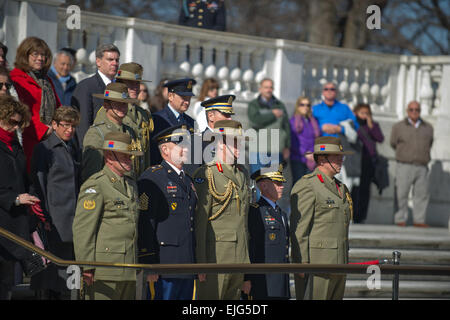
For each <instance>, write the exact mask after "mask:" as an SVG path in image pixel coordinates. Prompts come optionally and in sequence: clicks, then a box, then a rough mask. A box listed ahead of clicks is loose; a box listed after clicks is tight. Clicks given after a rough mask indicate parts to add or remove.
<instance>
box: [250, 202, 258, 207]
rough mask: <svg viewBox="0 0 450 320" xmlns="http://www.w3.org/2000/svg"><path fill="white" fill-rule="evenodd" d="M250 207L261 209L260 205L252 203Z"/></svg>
mask: <svg viewBox="0 0 450 320" xmlns="http://www.w3.org/2000/svg"><path fill="white" fill-rule="evenodd" d="M250 205H251V206H252V207H253V208H259V204H258V203H256V202H255V203H250Z"/></svg>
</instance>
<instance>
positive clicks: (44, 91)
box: [28, 71, 56, 125]
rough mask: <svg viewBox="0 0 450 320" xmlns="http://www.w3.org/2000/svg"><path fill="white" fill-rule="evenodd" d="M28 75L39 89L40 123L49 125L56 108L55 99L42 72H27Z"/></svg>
mask: <svg viewBox="0 0 450 320" xmlns="http://www.w3.org/2000/svg"><path fill="white" fill-rule="evenodd" d="M28 75H29V76H30V77H31V78H33V80H34V81H36V83H37V84H38V85H39V87H41V108H40V109H39V116H40V118H41V122H42V123H44V124H47V125H50V123H51V121H52V118H53V114H54V113H55V108H56V97H55V94H54V93H53V88H52V85H51V83H50V81H49V80H48V79H47V75H46V74H43V73H42V72H34V71H30V72H28Z"/></svg>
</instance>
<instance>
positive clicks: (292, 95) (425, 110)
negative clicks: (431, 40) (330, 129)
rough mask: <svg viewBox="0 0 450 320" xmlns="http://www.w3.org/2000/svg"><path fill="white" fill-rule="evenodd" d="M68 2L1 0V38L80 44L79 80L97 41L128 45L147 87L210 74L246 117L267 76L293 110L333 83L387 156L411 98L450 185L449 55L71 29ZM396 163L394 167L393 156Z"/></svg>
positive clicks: (96, 24) (116, 23)
mask: <svg viewBox="0 0 450 320" xmlns="http://www.w3.org/2000/svg"><path fill="white" fill-rule="evenodd" d="M63 4H64V0H30V1H16V0H11V1H5V0H0V10H3V12H2V13H4V15H3V16H1V15H0V41H2V42H4V43H5V44H6V45H7V46H8V47H9V53H8V60H9V61H10V63H11V62H13V61H14V54H15V51H16V48H17V46H18V45H19V43H20V42H21V41H22V40H23V39H24V38H25V37H28V36H37V37H40V38H42V39H44V40H45V41H46V42H47V43H48V44H49V47H50V48H51V50H52V51H55V50H57V49H58V48H61V47H72V48H74V49H77V58H78V65H77V66H76V70H75V73H74V75H75V77H76V78H77V80H81V79H83V78H85V77H87V76H88V75H90V74H92V73H94V72H95V48H96V47H97V45H98V44H100V43H114V44H115V45H116V46H117V47H118V48H119V50H120V51H121V57H120V62H121V63H124V62H130V61H134V62H138V63H140V64H142V65H143V67H144V78H145V79H149V80H152V81H153V82H152V83H150V85H149V86H150V89H154V88H155V87H156V85H157V84H158V82H159V80H160V79H161V78H179V77H185V76H190V77H194V78H195V79H197V81H198V83H199V85H197V86H196V87H195V88H194V90H195V91H196V92H197V93H198V91H199V90H200V87H201V83H202V80H203V79H205V78H207V77H214V78H217V79H218V80H219V81H220V83H221V93H233V94H235V95H236V96H237V101H236V107H237V108H236V109H238V110H237V117H238V118H239V120H241V121H242V122H243V123H246V122H247V120H246V102H248V101H249V100H251V99H253V98H254V97H255V96H256V95H257V94H258V83H259V81H260V80H262V79H263V78H265V77H269V78H272V79H273V80H274V84H275V92H274V93H275V95H276V96H277V97H278V98H280V99H281V100H282V101H283V102H285V103H286V105H287V107H288V110H289V113H292V112H293V107H294V103H295V101H296V99H297V97H298V96H300V95H306V96H308V97H309V98H311V100H312V101H313V102H318V101H320V100H321V86H322V85H323V84H324V83H325V82H328V81H333V82H335V83H336V85H337V87H338V89H339V95H338V99H339V100H341V101H342V102H345V103H348V104H349V105H350V106H351V107H353V106H354V105H355V104H356V103H357V102H366V103H370V105H371V106H372V108H373V110H374V114H375V119H376V120H377V121H379V122H380V125H381V126H382V129H383V132H384V134H385V137H386V140H385V143H383V144H381V145H380V146H379V147H380V148H379V152H380V153H382V154H383V155H385V156H388V157H389V158H390V159H393V151H392V149H391V148H390V146H389V135H390V130H391V127H392V124H393V123H394V122H396V121H398V119H400V118H403V117H404V116H405V109H406V105H407V103H408V102H409V101H412V100H418V101H419V102H420V103H421V105H422V116H423V117H424V118H425V119H426V120H428V121H430V122H431V123H432V124H433V125H434V126H435V142H434V146H433V149H432V158H433V161H432V164H435V163H438V164H439V165H440V166H441V169H440V170H441V171H442V172H444V173H445V174H441V173H439V174H437V173H433V174H434V176H436V177H438V178H439V179H441V180H439V183H438V184H435V185H436V186H437V185H442V186H450V178H449V177H450V175H448V172H450V144H449V143H448V139H449V138H450V90H446V89H448V88H450V57H449V56H437V57H420V56H403V55H391V54H380V53H371V52H367V51H359V50H349V49H341V48H334V47H326V46H319V45H313V44H309V43H304V42H297V41H287V40H283V39H270V38H263V37H252V36H246V35H242V34H233V33H227V32H216V31H210V30H203V29H197V28H187V27H182V26H178V25H171V24H166V23H161V22H155V21H149V20H142V19H135V18H126V17H118V16H111V15H105V14H97V13H89V12H81V15H80V17H81V28H80V29H75V30H69V29H68V28H67V24H66V22H67V18H68V16H67V14H66V8H65V7H64V5H63ZM391 163H392V165H393V167H394V166H395V161H393V160H392V161H391ZM390 170H391V171H392V172H393V169H390ZM432 171H433V170H432ZM434 171H436V170H434ZM434 171H433V172H434ZM441 171H439V170H438V171H436V172H441ZM392 172H391V177H392ZM448 176H449V177H448ZM436 179H437V178H436ZM390 188H391V189H389V190H388V191H387V192H386V193H385V194H386V196H385V195H383V198H380V199H378V200H376V201H374V202H373V205H378V206H379V208H378V207H377V208H378V209H377V212H389V210H391V209H390V206H391V205H392V197H393V196H392V193H393V189H392V187H390ZM440 190H441V192H439V190H434V191H433V193H432V194H433V197H435V198H433V197H432V201H431V203H432V204H431V205H432V208H431V209H430V210H431V212H432V213H433V214H432V215H433V217H434V218H433V219H435V220H434V221H439V224H443V222H442V221H443V219H444V220H445V219H448V217H450V212H449V211H448V209H446V208H448V204H449V203H450V202H449V197H448V195H447V194H445V193H442V192H443V191H442V190H448V188H446V187H444V188H441V189H440ZM383 201H384V202H383ZM443 214H444V216H445V214H447V217H444V216H443ZM445 221H446V220H445ZM445 223H446V222H445Z"/></svg>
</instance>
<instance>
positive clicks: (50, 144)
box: [31, 132, 81, 242]
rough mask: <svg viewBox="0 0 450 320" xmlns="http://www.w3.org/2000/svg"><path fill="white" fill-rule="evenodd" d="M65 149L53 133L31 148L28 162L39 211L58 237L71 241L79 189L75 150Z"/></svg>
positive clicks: (71, 148) (78, 171)
mask: <svg viewBox="0 0 450 320" xmlns="http://www.w3.org/2000/svg"><path fill="white" fill-rule="evenodd" d="M74 145H75V144H74V143H73V141H72V142H69V144H68V146H66V144H65V143H64V142H63V141H62V140H61V139H60V138H58V137H57V136H56V134H55V133H54V132H53V133H52V134H51V135H50V137H48V139H47V140H44V141H42V142H40V143H39V144H37V145H36V146H35V147H34V152H33V158H32V160H31V177H32V180H33V185H34V186H35V189H36V193H37V194H38V196H39V198H40V199H41V208H42V209H43V211H44V214H45V215H46V216H47V217H50V221H51V222H52V225H53V226H54V227H56V231H57V232H58V235H59V238H60V239H61V240H62V241H64V242H72V241H73V240H72V223H73V218H74V216H75V209H76V206H77V198H78V192H79V190H80V155H81V153H80V152H79V150H78V149H77V148H76V147H75V146H74Z"/></svg>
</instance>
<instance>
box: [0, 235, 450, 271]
mask: <svg viewBox="0 0 450 320" xmlns="http://www.w3.org/2000/svg"><path fill="white" fill-rule="evenodd" d="M0 235H1V236H3V237H5V238H7V239H9V240H11V241H13V242H15V243H16V244H18V245H20V246H22V247H24V248H26V249H28V250H30V251H33V252H35V253H37V254H39V255H40V256H42V257H44V258H46V259H47V260H50V261H51V262H53V263H54V264H56V265H58V266H70V265H77V266H83V267H106V268H133V269H137V270H139V269H148V270H149V271H150V272H153V273H157V274H199V273H249V274H250V273H254V274H257V273H314V274H319V273H344V274H349V273H351V274H354V273H366V272H367V267H368V266H367V265H358V264H302V263H233V264H216V263H190V264H140V263H111V262H98V261H74V260H63V259H61V258H59V257H57V256H55V255H53V254H52V253H50V252H48V251H45V250H42V249H41V248H39V247H37V246H35V245H34V244H32V243H31V242H29V241H26V240H25V239H23V238H21V237H19V236H17V235H15V234H13V233H11V232H9V231H7V230H5V229H4V228H1V227H0ZM379 267H380V270H381V272H382V273H383V274H413V275H450V266H427V265H422V266H417V265H414V266H412V265H387V264H383V265H380V266H379Z"/></svg>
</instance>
